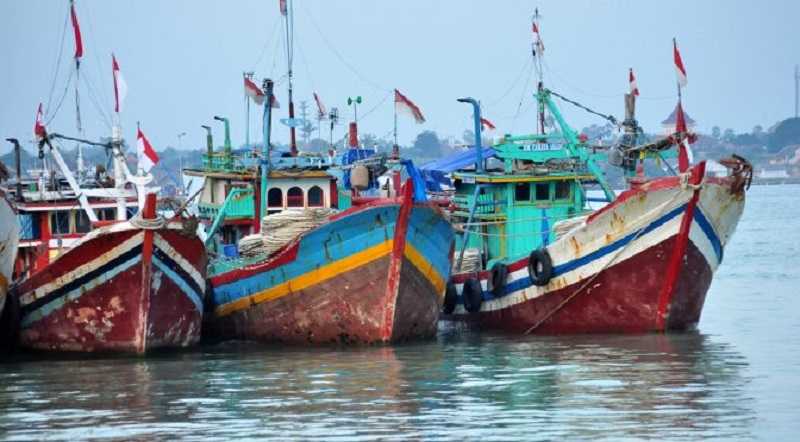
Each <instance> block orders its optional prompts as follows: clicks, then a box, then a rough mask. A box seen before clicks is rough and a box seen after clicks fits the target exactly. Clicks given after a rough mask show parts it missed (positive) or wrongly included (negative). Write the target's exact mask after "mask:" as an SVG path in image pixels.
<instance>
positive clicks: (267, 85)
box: [255, 78, 274, 224]
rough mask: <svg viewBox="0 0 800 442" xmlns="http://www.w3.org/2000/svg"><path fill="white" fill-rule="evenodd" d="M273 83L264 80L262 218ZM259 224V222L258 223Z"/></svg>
mask: <svg viewBox="0 0 800 442" xmlns="http://www.w3.org/2000/svg"><path fill="white" fill-rule="evenodd" d="M273 87H274V83H273V82H272V80H270V79H269V78H267V79H265V80H264V95H266V97H265V99H266V101H265V103H264V124H263V127H264V134H263V135H264V146H263V147H262V148H261V164H260V169H261V192H260V199H261V201H259V202H258V203H260V209H261V210H260V211H258V210H256V211H255V212H256V213H259V212H260V213H261V214H262V216H263V215H266V214H267V184H268V180H269V167H270V164H269V151H270V138H271V136H272V106H271V104H272V89H273ZM259 224H260V222H259Z"/></svg>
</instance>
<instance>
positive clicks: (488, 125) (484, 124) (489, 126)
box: [481, 117, 497, 131]
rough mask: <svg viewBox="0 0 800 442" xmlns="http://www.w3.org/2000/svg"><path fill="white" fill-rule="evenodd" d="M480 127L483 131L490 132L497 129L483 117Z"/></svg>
mask: <svg viewBox="0 0 800 442" xmlns="http://www.w3.org/2000/svg"><path fill="white" fill-rule="evenodd" d="M481 127H482V128H483V130H486V131H492V130H495V129H497V127H495V125H494V124H493V123H492V122H491V121H489V120H487V119H486V118H483V117H481Z"/></svg>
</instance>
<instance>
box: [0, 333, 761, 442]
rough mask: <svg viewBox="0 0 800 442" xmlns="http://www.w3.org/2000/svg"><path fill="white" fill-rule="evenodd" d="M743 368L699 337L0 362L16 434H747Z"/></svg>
mask: <svg viewBox="0 0 800 442" xmlns="http://www.w3.org/2000/svg"><path fill="white" fill-rule="evenodd" d="M746 367H747V361H746V360H745V359H744V358H743V357H742V356H741V355H740V354H739V353H737V352H736V351H735V349H734V348H733V347H732V346H731V345H729V344H727V343H724V342H720V341H719V340H718V339H717V338H714V337H709V336H706V335H702V334H699V333H686V334H676V335H644V336H632V337H628V336H579V337H569V338H542V337H530V338H524V339H523V338H509V337H505V336H487V335H485V334H484V335H478V334H474V333H469V332H459V333H447V332H445V333H443V334H442V335H441V336H440V338H439V340H438V341H436V342H430V343H421V344H413V345H404V346H396V347H369V348H359V349H341V348H316V349H292V348H275V347H260V346H256V345H251V344H221V345H218V346H214V347H207V348H204V349H203V350H202V351H198V352H195V353H185V354H180V355H163V356H156V357H154V358H148V359H138V358H137V359H127V358H122V359H117V358H115V359H88V360H84V359H81V360H55V361H40V360H31V359H23V360H18V361H15V362H12V363H8V364H4V365H0V373H2V379H3V380H4V382H3V385H2V386H0V410H4V412H3V413H0V432H4V433H5V435H6V437H7V438H10V439H17V440H22V439H40V438H43V437H51V438H58V439H69V438H74V437H78V436H81V437H87V436H101V437H118V438H125V439H132V438H133V439H136V438H139V439H152V438H154V437H164V438H166V437H168V436H175V435H180V436H182V437H185V438H194V437H197V438H200V437H208V436H219V437H232V436H239V437H241V436H246V437H254V438H267V439H269V438H274V439H284V438H286V437H298V438H308V437H322V438H334V439H335V438H342V439H352V438H358V437H361V436H370V437H380V438H382V439H390V440H391V439H408V438H424V439H430V438H439V437H442V438H448V439H449V438H452V439H465V438H469V439H476V438H500V439H508V438H515V439H520V438H522V439H532V438H544V439H553V438H557V437H569V438H572V439H574V438H601V437H605V438H614V439H617V438H622V437H648V438H650V437H654V438H655V437H663V436H669V437H670V438H676V437H677V438H680V437H683V438H687V439H696V438H699V437H706V436H716V437H745V436H748V435H749V432H750V428H751V427H752V421H753V420H754V412H753V410H752V409H751V408H750V405H751V403H752V401H751V400H750V398H748V397H746V396H745V393H744V390H745V387H746V385H747V384H748V383H749V379H748V378H747V377H746V375H745V374H744V373H745V371H746Z"/></svg>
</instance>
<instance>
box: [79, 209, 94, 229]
mask: <svg viewBox="0 0 800 442" xmlns="http://www.w3.org/2000/svg"><path fill="white" fill-rule="evenodd" d="M89 230H92V223H91V222H89V216H88V215H86V212H84V211H83V210H78V211H77V212H75V233H88V232H89Z"/></svg>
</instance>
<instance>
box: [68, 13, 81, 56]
mask: <svg viewBox="0 0 800 442" xmlns="http://www.w3.org/2000/svg"><path fill="white" fill-rule="evenodd" d="M70 16H71V17H72V31H73V33H74V34H75V59H76V60H77V59H79V58H81V57H83V40H82V39H81V27H80V25H79V24H78V14H76V13H75V4H72V5H71V6H70Z"/></svg>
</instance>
